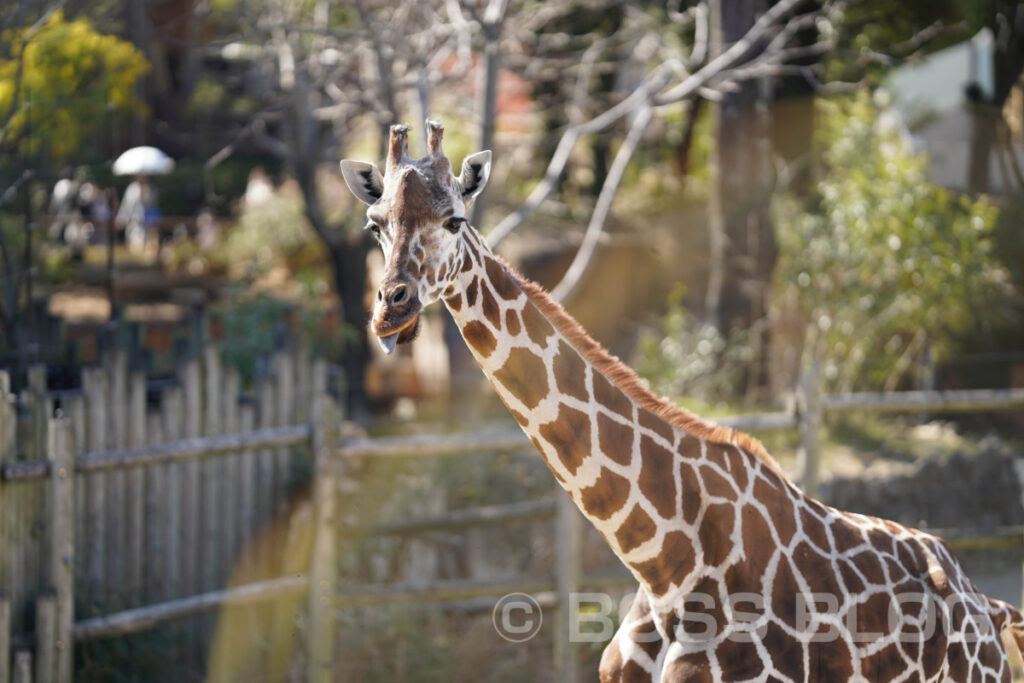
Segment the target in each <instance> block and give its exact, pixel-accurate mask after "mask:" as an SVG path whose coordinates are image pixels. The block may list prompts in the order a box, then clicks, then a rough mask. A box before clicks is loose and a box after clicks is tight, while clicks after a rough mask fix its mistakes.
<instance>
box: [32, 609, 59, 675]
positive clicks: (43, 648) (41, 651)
mask: <svg viewBox="0 0 1024 683" xmlns="http://www.w3.org/2000/svg"><path fill="white" fill-rule="evenodd" d="M55 602H56V599H55V598H54V596H53V594H52V593H49V594H45V595H40V596H39V597H38V598H36V683H53V664H54V661H55V660H56V659H57V657H56V652H55V650H56V649H57V648H56V643H55V642H54V640H55V638H54V625H53V622H54V612H55V611H56V605H55Z"/></svg>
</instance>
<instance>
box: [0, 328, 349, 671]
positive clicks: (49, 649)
mask: <svg viewBox="0 0 1024 683" xmlns="http://www.w3.org/2000/svg"><path fill="white" fill-rule="evenodd" d="M268 367H269V372H267V373H266V375H265V376H264V377H261V378H258V379H257V380H256V381H255V382H254V384H253V387H252V392H251V393H250V394H249V395H242V394H241V393H240V384H241V382H240V378H239V375H238V373H237V372H236V371H235V370H234V369H233V368H224V367H222V363H221V359H220V354H219V350H218V349H217V347H216V346H214V345H209V346H207V347H206V348H205V349H204V350H203V352H202V354H201V356H200V357H199V358H195V359H191V360H185V361H183V362H182V363H181V365H180V366H179V372H178V377H177V379H176V381H172V382H166V381H165V382H161V383H159V384H157V385H153V384H150V385H149V386H147V383H146V379H145V377H144V376H143V375H142V374H141V373H137V372H129V371H128V368H127V362H126V354H125V353H124V352H119V351H114V352H111V353H109V354H108V355H107V357H106V359H105V363H104V364H103V366H101V367H98V368H87V369H85V370H84V371H83V376H82V389H81V391H75V392H48V391H47V389H46V386H45V381H46V380H45V369H44V368H42V367H34V368H32V369H31V370H30V372H29V383H28V387H27V389H26V390H25V391H23V392H22V393H21V394H20V395H18V396H14V395H12V394H11V392H10V385H9V380H8V376H7V375H6V373H2V372H0V458H2V460H0V683H7V681H8V680H10V677H11V675H12V674H13V675H15V676H16V678H15V680H22V679H18V678H17V676H18V675H20V674H18V672H19V671H24V669H25V667H24V664H25V662H26V661H29V660H28V659H26V658H27V657H28V656H29V655H27V654H25V653H26V652H32V650H34V654H35V661H34V663H32V665H31V666H30V667H29V668H30V669H32V670H33V671H34V672H35V679H36V680H40V681H48V680H61V681H64V680H70V669H69V667H70V666H71V659H70V657H71V647H70V645H71V643H72V642H73V641H72V639H73V640H74V641H82V640H87V639H92V638H97V637H104V636H108V635H113V634H115V633H117V632H118V624H120V623H122V621H123V615H124V614H126V613H127V614H131V613H132V611H133V610H138V609H140V608H143V609H144V606H146V605H153V604H157V605H164V606H169V608H170V610H171V612H172V613H174V614H179V615H187V614H193V613H196V612H198V611H202V607H201V606H202V605H203V604H204V598H203V596H204V595H209V594H211V593H214V594H215V593H216V591H218V590H221V589H222V588H223V586H225V585H227V584H228V581H229V578H230V576H231V575H232V573H233V572H237V571H238V568H239V567H238V565H239V562H245V563H247V564H248V565H249V566H247V567H246V569H247V570H248V575H249V576H257V577H271V576H273V575H274V573H275V572H276V571H277V565H278V564H279V562H278V559H277V558H275V557H274V556H273V555H272V554H271V553H270V552H269V551H263V552H262V554H257V555H253V554H252V553H246V552H243V551H244V550H245V548H246V546H247V545H248V544H249V542H250V540H251V539H253V538H254V537H256V536H258V535H259V534H260V533H261V532H262V531H263V529H264V528H265V526H266V525H267V524H268V522H269V520H271V519H272V518H273V517H274V516H275V514H277V513H278V512H279V510H280V509H281V508H282V507H283V506H284V505H285V504H286V503H287V502H288V499H289V497H290V491H291V489H292V488H294V486H295V485H296V484H297V483H301V481H302V480H303V479H306V480H308V479H309V469H310V467H312V466H313V465H314V461H313V458H312V457H311V453H313V451H311V450H310V448H311V446H313V445H314V444H315V443H316V438H317V435H318V434H319V433H318V432H317V431H316V430H315V429H314V428H313V427H312V425H313V424H314V423H315V424H317V425H321V426H322V425H324V424H328V422H329V421H327V420H325V419H323V418H320V419H317V420H315V421H314V420H313V417H314V413H315V412H316V411H321V412H322V411H323V410H325V409H326V408H324V404H325V402H326V401H328V399H327V398H326V387H325V378H326V376H327V371H326V366H325V364H324V363H323V362H322V361H317V360H314V359H312V358H311V357H310V355H309V354H308V353H307V352H305V351H303V350H301V349H297V350H293V351H280V352H278V353H276V354H274V355H273V356H272V358H270V360H269V363H268ZM55 408H56V415H58V416H59V417H56V418H55V417H53V416H54V414H55ZM331 422H333V420H332V421H331ZM321 436H322V435H321ZM321 450H324V449H323V448H321ZM325 452H326V451H325ZM214 456H217V457H214ZM242 599H244V597H243V598H242ZM190 601H191V603H197V604H199V605H200V608H199V609H195V608H191V611H190V608H189V604H190ZM182 602H183V603H184V604H179V603H182ZM72 615H74V616H73V618H74V620H75V621H74V626H72ZM111 615H114V616H115V617H117V615H122V617H118V618H114V619H111V618H110V617H111ZM207 630H209V627H208V628H207ZM12 632H13V633H15V634H20V635H19V636H16V637H14V638H13V641H11V642H9V641H10V639H11V634H12ZM28 634H32V635H31V637H28ZM51 636H52V638H51ZM12 645H13V647H14V648H15V650H16V651H17V654H16V656H15V657H14V659H13V663H12V659H11V658H9V656H8V653H9V652H10V649H9V648H10V646H12ZM19 662H20V664H19ZM12 667H13V669H12ZM19 667H20V668H19Z"/></svg>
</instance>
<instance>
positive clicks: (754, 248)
mask: <svg viewBox="0 0 1024 683" xmlns="http://www.w3.org/2000/svg"><path fill="white" fill-rule="evenodd" d="M715 5H717V6H715V7H713V8H712V12H715V13H717V21H715V22H714V24H713V26H712V49H713V53H712V54H713V55H714V54H720V53H721V51H722V50H723V49H725V46H728V45H731V44H732V43H734V42H735V41H737V40H739V39H740V38H742V37H743V35H744V34H745V33H746V32H747V31H748V30H749V29H750V27H751V26H753V24H754V20H755V18H756V16H757V13H758V11H759V10H762V9H763V5H762V3H761V2H759V1H758V0H730V1H728V2H727V1H725V0H719V1H718V2H716V3H715ZM762 87H763V86H762V85H761V84H759V83H758V82H756V81H748V82H743V83H740V84H739V85H738V89H737V90H736V91H733V92H729V93H727V94H726V95H725V96H724V97H723V98H722V100H721V102H719V103H718V105H717V108H716V109H717V110H716V117H715V119H716V133H715V140H716V144H715V153H714V156H715V159H714V164H713V166H714V171H715V177H714V179H713V180H712V183H713V185H714V189H713V191H712V196H711V200H710V204H711V206H710V215H709V229H710V231H711V234H710V243H711V245H712V249H711V258H710V264H709V268H710V272H709V281H708V293H707V298H706V304H707V306H706V308H707V311H706V313H707V318H708V320H709V321H710V322H711V323H712V324H714V325H715V326H716V327H717V328H718V329H719V330H720V331H721V332H722V333H723V334H727V335H728V334H731V333H732V332H733V331H735V330H749V331H750V332H751V335H752V339H751V344H752V346H753V348H754V349H755V350H760V354H761V355H763V353H764V352H765V351H766V349H767V343H766V341H767V340H766V339H763V338H761V337H762V336H764V335H766V334H767V326H765V325H763V324H761V325H756V326H755V323H757V322H758V321H759V320H761V319H762V318H763V317H764V315H765V313H766V311H767V305H768V300H769V290H770V286H771V276H772V270H773V268H774V266H775V261H776V257H777V253H778V249H777V246H776V243H775V233H774V228H773V226H772V222H771V213H770V200H771V193H770V191H769V190H770V169H771V149H770V148H771V141H770V140H771V139H770V134H769V129H768V125H767V122H768V120H769V116H768V111H767V106H766V104H765V101H766V100H767V99H768V93H766V92H759V89H760V88H762ZM753 337H758V338H756V339H755V338H753ZM762 360H763V359H762V358H757V359H754V360H753V362H752V365H751V366H750V368H749V369H748V373H747V378H746V381H745V382H744V384H746V386H745V387H738V389H739V390H740V391H747V390H749V389H751V388H754V387H756V386H758V385H760V384H761V383H762V382H763V380H764V378H763V377H762V376H761V375H762V372H761V371H760V370H758V368H760V367H762V366H763V363H762Z"/></svg>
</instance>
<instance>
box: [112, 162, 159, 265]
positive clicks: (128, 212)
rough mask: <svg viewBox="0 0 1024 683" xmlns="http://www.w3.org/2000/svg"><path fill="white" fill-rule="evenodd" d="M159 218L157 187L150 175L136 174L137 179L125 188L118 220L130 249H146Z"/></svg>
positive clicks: (136, 250) (118, 225)
mask: <svg viewBox="0 0 1024 683" xmlns="http://www.w3.org/2000/svg"><path fill="white" fill-rule="evenodd" d="M159 218H160V210H159V209H158V208H157V197H156V189H155V188H154V187H153V186H152V185H151V184H150V183H149V177H148V176H146V175H143V174H140V175H137V176H135V180H133V181H132V182H131V183H129V184H128V187H127V188H125V191H124V198H123V199H122V200H121V206H120V208H118V210H117V220H116V224H117V227H119V228H122V229H123V230H124V239H125V243H126V244H127V245H128V249H129V250H130V251H133V252H141V251H142V250H143V249H145V247H146V242H147V238H148V235H149V233H150V232H151V231H152V230H153V229H155V227H156V223H157V221H158V220H159Z"/></svg>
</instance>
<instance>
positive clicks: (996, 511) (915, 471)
mask: <svg viewBox="0 0 1024 683" xmlns="http://www.w3.org/2000/svg"><path fill="white" fill-rule="evenodd" d="M1018 472H1021V473H1024V456H1021V455H1019V454H1016V453H1014V452H1013V451H1012V450H1011V449H1010V448H1009V447H1008V446H1006V445H1005V444H1004V443H1002V442H999V441H998V440H991V439H988V440H983V441H982V443H981V445H980V448H979V450H978V453H977V454H973V455H968V454H963V453H955V454H953V455H952V456H950V457H948V458H944V459H929V460H921V461H918V462H915V463H912V464H907V465H905V466H897V467H885V468H868V469H867V470H866V471H865V473H864V474H863V475H861V476H857V477H850V478H847V477H837V478H834V479H832V480H830V481H826V482H823V483H822V486H821V498H822V500H824V501H825V502H826V503H828V504H829V505H832V506H834V507H836V508H838V509H840V510H849V511H850V512H860V513H863V514H867V515H874V516H877V517H883V518H886V519H891V520H893V521H896V522H899V523H901V524H907V525H910V526H914V527H918V528H929V529H977V530H986V529H992V528H994V527H999V526H1010V525H1018V524H1024V507H1022V493H1024V491H1022V482H1021V475H1020V474H1019V473H1018Z"/></svg>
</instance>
